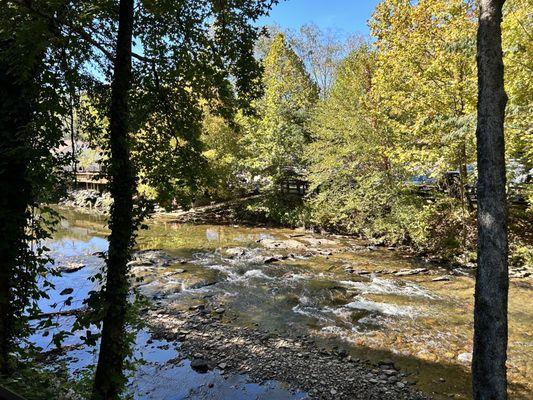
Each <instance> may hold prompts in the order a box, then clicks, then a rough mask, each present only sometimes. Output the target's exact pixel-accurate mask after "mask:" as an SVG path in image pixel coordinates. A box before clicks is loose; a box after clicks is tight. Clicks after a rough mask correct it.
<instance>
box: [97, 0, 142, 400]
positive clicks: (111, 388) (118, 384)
mask: <svg viewBox="0 0 533 400" xmlns="http://www.w3.org/2000/svg"><path fill="white" fill-rule="evenodd" d="M133 15H134V13H133V0H121V1H120V6H119V25H118V35H117V44H116V52H115V60H114V72H113V81H112V84H111V107H110V127H109V140H110V151H111V153H110V164H109V176H110V178H111V187H110V191H111V195H112V197H113V201H114V203H113V206H112V209H111V216H110V222H109V225H110V229H111V234H110V236H109V252H108V258H107V277H106V285H105V289H104V301H105V315H104V318H103V325H102V336H101V343H100V352H99V357H98V365H97V369H96V376H95V382H94V388H93V399H95V400H96V399H97V400H104V399H105V400H107V399H118V398H119V395H120V392H121V391H122V389H123V386H124V383H125V378H124V373H123V367H124V360H125V357H126V354H127V352H128V346H129V342H128V340H127V335H126V334H125V327H126V314H127V310H128V294H129V282H128V270H127V263H128V261H129V258H130V245H131V242H132V240H133V196H134V192H135V186H136V180H135V174H134V170H133V166H132V162H131V159H130V147H131V145H130V136H129V107H128V103H129V101H128V99H129V92H130V89H131V84H132V66H131V46H132V31H133Z"/></svg>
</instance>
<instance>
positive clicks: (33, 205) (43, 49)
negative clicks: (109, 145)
mask: <svg viewBox="0 0 533 400" xmlns="http://www.w3.org/2000/svg"><path fill="white" fill-rule="evenodd" d="M34 7H35V8H34ZM75 8H76V7H75V6H73V5H72V4H69V5H63V4H59V3H57V2H54V1H48V0H42V1H38V2H37V1H36V2H22V1H16V0H13V1H10V0H1V1H0V9H1V10H2V13H1V14H0V25H1V29H0V88H1V90H2V96H1V99H0V185H1V186H2V187H3V189H2V191H1V193H0V369H1V372H3V373H7V372H9V370H10V366H11V362H12V361H16V358H15V357H12V355H13V354H17V353H18V352H20V351H21V349H22V347H23V346H18V344H20V343H21V342H23V341H24V340H25V338H26V337H27V335H28V334H29V333H30V332H31V329H30V326H29V324H28V318H29V317H30V316H32V315H34V314H35V313H37V312H38V306H37V301H38V300H39V299H40V298H42V297H45V296H46V293H45V290H46V288H47V282H46V280H45V283H44V284H42V283H39V281H38V278H40V277H46V275H47V273H49V272H50V271H49V268H48V266H49V262H50V261H51V260H50V259H49V257H48V256H47V253H46V247H45V246H44V241H43V239H45V238H47V237H49V235H50V232H51V228H52V225H51V224H50V222H53V220H55V218H51V219H50V218H45V217H46V216H47V215H48V216H49V215H50V212H49V211H50V210H47V211H46V210H45V209H44V207H43V206H42V205H43V203H45V202H50V200H51V197H50V194H51V193H53V192H54V190H53V189H54V188H55V187H57V186H56V185H57V178H58V177H59V175H60V174H59V173H58V172H59V171H60V170H61V168H62V165H63V162H62V161H64V160H61V158H62V157H61V156H59V155H58V154H59V153H58V152H57V151H56V150H57V149H58V147H59V146H60V145H61V144H62V140H61V138H62V126H63V123H64V119H63V117H64V116H65V115H66V111H67V108H66V107H65V106H66V100H67V98H68V96H67V93H66V87H67V80H68V79H70V78H72V81H73V82H74V81H76V78H75V77H77V76H78V75H77V74H76V73H73V71H72V69H71V62H72V60H73V59H74V58H78V57H79V56H80V55H81V54H82V53H83V51H82V52H80V48H79V46H78V42H77V40H76V39H75V38H73V37H68V38H67V37H65V36H63V31H62V29H63V28H64V26H63V25H62V24H61V23H60V22H58V21H57V20H53V19H52V18H50V17H49V15H54V16H56V17H57V18H58V19H61V20H63V19H65V20H70V21H71V22H72V21H74V20H75V18H74V15H76V13H75V12H74V10H75ZM78 11H79V9H78ZM78 59H79V60H81V59H80V58H78ZM67 75H70V78H68V79H67ZM24 348H27V346H26V347H24Z"/></svg>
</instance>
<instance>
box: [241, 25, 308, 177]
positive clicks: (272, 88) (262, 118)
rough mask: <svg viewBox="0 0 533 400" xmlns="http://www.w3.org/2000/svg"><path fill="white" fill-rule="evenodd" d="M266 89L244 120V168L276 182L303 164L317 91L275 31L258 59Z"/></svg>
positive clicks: (299, 172)
mask: <svg viewBox="0 0 533 400" xmlns="http://www.w3.org/2000/svg"><path fill="white" fill-rule="evenodd" d="M263 67H264V72H263V78H262V82H263V86H264V90H265V93H264V95H263V97H262V98H261V99H260V100H258V101H257V102H256V111H257V116H254V117H250V118H247V119H245V121H244V129H245V130H246V134H245V136H244V138H243V145H244V146H245V148H246V150H247V159H246V160H245V166H246V168H247V169H248V170H251V171H253V173H256V174H258V175H261V176H263V177H266V178H267V179H268V180H269V182H270V184H271V185H272V184H277V183H279V182H281V181H282V180H283V179H285V178H286V177H288V176H290V175H293V174H301V173H303V172H304V169H305V162H304V150H305V146H306V145H307V144H308V143H309V141H310V134H309V128H308V126H307V123H308V121H309V118H310V115H311V112H312V111H313V107H314V105H315V103H316V101H317V99H318V90H317V87H316V85H315V84H314V83H313V82H312V80H311V78H310V77H309V74H308V73H307V72H306V70H305V66H304V64H303V62H302V60H301V59H300V58H299V57H298V56H297V55H296V53H295V52H294V51H293V50H292V49H291V48H290V46H289V45H288V44H287V41H286V39H285V36H284V35H283V34H282V33H278V34H277V35H276V36H275V38H274V39H273V40H272V42H271V44H270V47H269V50H268V53H267V54H266V56H265V59H264V60H263Z"/></svg>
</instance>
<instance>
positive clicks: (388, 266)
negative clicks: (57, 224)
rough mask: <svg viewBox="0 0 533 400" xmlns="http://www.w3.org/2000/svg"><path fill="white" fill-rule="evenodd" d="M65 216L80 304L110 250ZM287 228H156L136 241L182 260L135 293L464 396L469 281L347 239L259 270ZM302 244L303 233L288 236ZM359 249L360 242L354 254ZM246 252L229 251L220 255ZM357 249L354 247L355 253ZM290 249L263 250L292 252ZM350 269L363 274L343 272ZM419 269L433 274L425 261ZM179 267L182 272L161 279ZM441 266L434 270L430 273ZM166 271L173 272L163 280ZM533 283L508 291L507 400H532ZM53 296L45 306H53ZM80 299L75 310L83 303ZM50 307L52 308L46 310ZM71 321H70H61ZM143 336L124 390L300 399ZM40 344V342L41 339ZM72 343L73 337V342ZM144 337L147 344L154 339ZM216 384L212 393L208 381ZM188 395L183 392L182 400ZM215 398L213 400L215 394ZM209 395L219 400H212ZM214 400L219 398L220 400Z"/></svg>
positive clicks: (87, 224)
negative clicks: (296, 338)
mask: <svg viewBox="0 0 533 400" xmlns="http://www.w3.org/2000/svg"><path fill="white" fill-rule="evenodd" d="M65 217H66V219H65V220H64V221H63V222H62V225H61V229H60V230H59V232H58V233H57V235H56V238H55V240H54V241H52V242H51V243H50V247H51V249H52V252H53V255H54V257H55V258H56V259H57V262H58V263H59V264H61V263H62V262H81V263H83V264H85V265H87V267H85V268H83V269H81V270H79V271H77V272H74V273H69V274H64V276H63V277H62V278H57V279H55V281H56V292H57V293H59V292H61V291H62V290H63V289H65V288H74V293H73V294H72V295H71V296H74V298H75V300H80V299H83V298H84V297H85V296H86V295H87V293H88V291H89V290H91V289H93V288H94V284H93V283H92V282H90V281H89V280H88V278H89V277H90V276H91V275H92V274H94V273H95V272H96V271H97V270H98V268H99V267H100V266H101V260H100V258H99V257H98V256H97V255H94V254H95V253H96V252H99V251H105V250H106V247H107V242H106V240H105V235H106V233H107V232H106V229H105V222H104V221H103V219H101V218H99V217H94V216H87V215H82V214H77V213H72V212H65ZM293 234H294V231H290V230H283V229H265V228H245V227H227V226H207V225H201V226H195V225H180V224H173V223H171V222H170V221H168V220H164V219H158V220H157V221H152V223H151V224H150V229H149V230H148V231H143V232H141V234H140V237H139V239H138V246H139V248H140V249H164V250H165V251H166V252H168V253H170V254H172V255H174V256H176V257H181V258H183V259H184V260H186V261H187V262H186V263H185V264H179V265H176V266H170V267H169V268H161V278H158V277H154V276H152V275H151V276H147V277H146V280H145V281H144V282H143V283H142V285H141V286H140V289H141V292H142V293H144V294H145V295H146V296H147V297H148V298H149V299H150V300H151V301H153V302H155V303H156V304H160V306H161V307H171V308H172V307H175V308H188V307H189V306H190V305H193V304H198V303H201V302H204V301H205V299H206V298H209V301H211V302H214V303H216V304H222V305H223V306H224V307H225V308H226V310H227V313H226V317H227V319H228V321H229V320H231V321H232V322H231V323H235V324H242V325H248V326H256V327H257V328H258V329H262V330H265V331H274V330H275V331H278V332H291V333H294V332H302V333H303V332H305V333H310V334H312V335H314V336H315V337H316V338H317V339H318V341H319V343H320V344H321V345H322V346H324V347H331V346H340V347H343V348H346V349H347V350H348V351H349V352H350V353H351V354H352V355H353V356H354V357H358V358H362V359H369V360H371V361H378V360H380V359H381V358H384V357H387V358H393V359H394V361H395V362H396V365H397V366H399V367H401V368H403V369H405V370H407V371H409V372H412V373H413V375H412V376H411V379H413V380H414V381H416V382H417V385H418V387H419V388H420V389H422V390H424V391H426V392H427V393H429V394H433V395H434V396H435V397H437V398H449V397H453V398H469V397H470V396H469V386H470V383H469V375H468V369H469V357H470V353H471V349H472V348H471V336H472V315H473V285H474V281H473V278H472V277H471V276H470V274H469V273H468V272H464V271H456V274H455V275H454V276H452V278H451V280H450V281H443V282H434V281H432V279H433V278H435V277H436V276H441V275H446V274H449V271H446V270H440V271H438V272H439V273H438V274H437V275H435V274H433V275H415V276H408V277H397V276H394V275H391V274H383V273H381V272H379V271H386V270H399V269H404V268H416V267H420V266H421V265H416V264H415V263H414V262H412V261H409V259H408V258H406V257H403V256H402V255H401V254H399V253H398V252H395V251H392V250H386V249H377V250H375V251H365V250H361V249H360V246H358V245H360V243H357V242H356V241H355V240H351V239H346V238H337V239H336V240H335V242H328V241H327V240H325V241H324V243H323V247H325V248H328V249H333V250H334V251H333V254H331V255H327V254H328V253H324V254H319V255H316V254H315V255H313V256H309V255H308V256H306V257H299V256H298V254H302V253H304V252H302V251H301V249H300V250H299V252H297V251H295V254H296V257H291V258H288V259H287V260H283V261H281V262H276V263H269V264H265V263H264V262H263V260H264V258H261V257H260V255H263V254H265V250H264V249H263V248H262V246H261V244H260V243H258V241H260V240H265V239H266V240H271V239H289V238H290V236H291V235H293ZM291 240H293V241H294V240H298V241H300V243H301V244H302V246H303V247H304V249H305V246H306V242H305V238H298V237H295V238H294V239H291ZM357 246H358V247H357ZM236 247H238V248H242V250H243V251H242V252H241V251H240V250H239V251H237V252H236V253H235V254H236V255H235V254H234V253H231V255H229V253H228V251H227V249H234V248H236ZM354 249H355V250H354ZM291 251H292V250H291V249H279V250H278V249H276V250H275V251H274V250H272V251H270V253H275V254H281V255H283V254H288V253H290V252H291ZM347 266H349V267H351V268H353V269H355V270H364V271H368V272H369V274H368V275H362V276H361V275H356V274H350V273H348V272H347V271H346V267H347ZM425 267H428V266H427V265H426V266H425ZM175 268H181V269H185V270H186V272H185V273H183V274H178V275H171V274H168V273H169V272H172V270H173V269H175ZM429 268H433V269H436V267H429ZM164 274H167V275H168V277H166V275H164ZM531 293H532V289H531V285H530V283H528V282H527V281H521V282H520V281H512V283H511V288H510V296H509V318H510V337H509V362H508V367H509V377H510V381H511V386H512V396H511V398H514V399H527V398H531V397H530V396H531V394H532V386H531V380H532V378H533V372H532V371H531V366H532V360H533V340H532V338H531V327H532V326H533V305H532V302H531ZM59 300H60V298H59V297H58V296H52V300H51V302H59ZM79 306H80V304H76V301H75V302H74V303H73V304H72V305H71V307H73V308H77V307H79ZM44 309H45V311H51V309H50V308H49V305H44ZM62 318H63V321H64V322H63V324H64V325H65V326H67V325H68V322H69V318H71V317H62ZM148 338H149V334H148V333H147V332H146V331H141V332H140V333H139V334H138V338H137V346H136V349H137V350H136V351H137V353H136V355H138V356H141V352H143V353H144V355H145V358H146V359H147V360H148V362H147V363H146V364H144V365H143V366H142V367H141V368H139V370H138V371H137V372H136V373H135V375H134V377H133V378H132V380H131V388H130V390H131V391H132V392H134V393H136V396H137V398H158V399H159V398H160V399H166V398H169V399H170V398H172V399H174V398H178V399H179V398H183V399H186V398H205V399H211V398H213V399H214V398H221V399H225V398H228V399H230V398H231V399H234V398H235V399H239V398H242V399H252V398H253V399H255V398H263V399H277V398H279V399H285V398H290V396H293V398H302V397H303V394H298V393H297V394H291V393H289V392H288V391H286V390H285V389H284V388H283V387H282V385H281V384H279V383H275V382H271V383H268V384H266V385H253V384H250V383H248V382H247V379H246V377H245V376H234V377H229V378H226V379H224V378H223V377H222V376H221V375H220V374H219V373H218V372H217V371H213V372H209V373H208V374H206V375H199V374H196V373H194V372H192V370H191V369H190V368H189V366H188V361H187V360H185V361H182V362H181V363H178V364H176V363H172V362H169V360H172V359H173V358H176V357H177V354H178V353H179V348H178V347H179V344H177V343H164V342H160V341H154V342H153V343H150V344H147V340H148ZM34 340H35V341H36V342H38V343H40V344H42V345H46V344H47V338H46V337H44V338H43V337H42V335H36V336H35V338H34ZM68 340H69V341H70V343H71V344H75V342H76V341H78V342H79V339H77V338H76V337H73V338H69V339H68ZM150 342H151V340H150ZM69 356H70V357H72V358H71V360H70V363H69V364H70V368H71V370H72V371H77V370H79V369H81V368H83V367H85V366H86V365H88V364H90V363H91V362H94V361H95V356H94V354H93V353H92V352H90V351H89V350H87V349H78V350H73V351H72V352H70V353H69ZM210 383H211V384H213V385H214V386H213V388H215V389H216V390H215V389H213V388H211V389H208V385H209V384H210ZM187 396H189V397H187ZM210 396H211V397H210ZM213 396H214V397H213ZM217 396H218V397H217Z"/></svg>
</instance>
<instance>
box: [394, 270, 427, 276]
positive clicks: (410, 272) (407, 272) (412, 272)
mask: <svg viewBox="0 0 533 400" xmlns="http://www.w3.org/2000/svg"><path fill="white" fill-rule="evenodd" d="M426 272H428V269H427V268H414V269H402V270H400V271H398V272H396V273H395V274H394V275H396V276H409V275H418V274H422V273H426Z"/></svg>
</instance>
